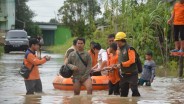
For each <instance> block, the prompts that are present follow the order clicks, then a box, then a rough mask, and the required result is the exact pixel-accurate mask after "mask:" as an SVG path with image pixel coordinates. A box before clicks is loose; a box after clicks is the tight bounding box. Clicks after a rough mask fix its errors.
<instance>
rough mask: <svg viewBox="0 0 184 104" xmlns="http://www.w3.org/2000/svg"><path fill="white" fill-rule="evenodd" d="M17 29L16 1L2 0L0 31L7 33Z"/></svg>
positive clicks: (0, 1) (0, 2)
mask: <svg viewBox="0 0 184 104" xmlns="http://www.w3.org/2000/svg"><path fill="white" fill-rule="evenodd" d="M14 27H15V0H0V30H1V31H7V30H10V29H14Z"/></svg>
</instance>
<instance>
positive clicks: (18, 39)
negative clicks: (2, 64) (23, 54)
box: [4, 30, 30, 53]
mask: <svg viewBox="0 0 184 104" xmlns="http://www.w3.org/2000/svg"><path fill="white" fill-rule="evenodd" d="M29 38H30V37H29V36H28V35H27V32H26V31H24V30H10V31H8V32H7V34H6V35H5V42H4V52H5V53H9V52H11V51H26V50H27V48H28V46H29Z"/></svg>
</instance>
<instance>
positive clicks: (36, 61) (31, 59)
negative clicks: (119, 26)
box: [24, 49, 46, 80]
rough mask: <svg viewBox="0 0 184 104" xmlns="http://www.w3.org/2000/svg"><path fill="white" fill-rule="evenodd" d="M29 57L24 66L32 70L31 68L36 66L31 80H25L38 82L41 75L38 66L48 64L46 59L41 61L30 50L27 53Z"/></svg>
mask: <svg viewBox="0 0 184 104" xmlns="http://www.w3.org/2000/svg"><path fill="white" fill-rule="evenodd" d="M26 54H27V57H25V59H24V64H25V66H26V67H28V68H29V69H31V67H32V66H33V65H34V68H33V69H32V71H31V73H30V75H29V78H28V79H25V80H36V79H40V74H39V70H38V65H41V64H44V63H45V62H46V59H45V58H43V59H41V60H40V59H39V58H38V57H37V56H36V55H35V52H32V51H31V50H30V49H28V51H27V52H26Z"/></svg>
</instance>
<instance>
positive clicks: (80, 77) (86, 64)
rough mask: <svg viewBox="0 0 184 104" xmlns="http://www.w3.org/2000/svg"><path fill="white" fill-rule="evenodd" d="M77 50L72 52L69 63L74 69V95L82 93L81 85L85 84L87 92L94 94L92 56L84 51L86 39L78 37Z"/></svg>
mask: <svg viewBox="0 0 184 104" xmlns="http://www.w3.org/2000/svg"><path fill="white" fill-rule="evenodd" d="M76 41H77V44H76V51H73V52H71V53H70V55H69V57H68V62H67V64H68V65H69V67H70V68H71V69H72V70H74V73H73V88H74V95H79V94H80V89H81V86H82V85H84V86H85V87H86V90H87V94H89V95H91V94H92V81H91V77H90V72H91V65H92V62H91V57H90V55H89V53H88V52H86V51H84V46H85V39H84V38H77V39H76Z"/></svg>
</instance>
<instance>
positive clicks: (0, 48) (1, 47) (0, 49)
mask: <svg viewBox="0 0 184 104" xmlns="http://www.w3.org/2000/svg"><path fill="white" fill-rule="evenodd" d="M3 52H4V48H3V46H0V56H1V55H2V53H3Z"/></svg>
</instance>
